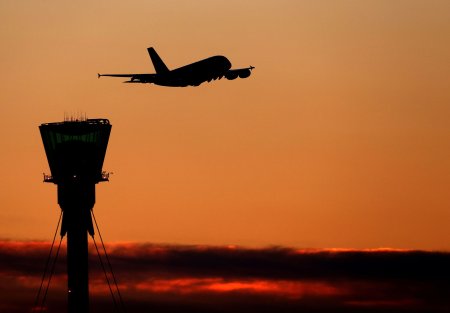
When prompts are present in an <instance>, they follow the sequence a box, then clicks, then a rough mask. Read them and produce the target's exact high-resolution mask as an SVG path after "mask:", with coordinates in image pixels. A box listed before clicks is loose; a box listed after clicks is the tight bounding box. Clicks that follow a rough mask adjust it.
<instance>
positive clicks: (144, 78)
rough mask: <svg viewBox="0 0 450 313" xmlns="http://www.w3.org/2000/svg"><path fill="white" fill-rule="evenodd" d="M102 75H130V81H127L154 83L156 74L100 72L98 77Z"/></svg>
mask: <svg viewBox="0 0 450 313" xmlns="http://www.w3.org/2000/svg"><path fill="white" fill-rule="evenodd" d="M102 76H108V77H129V78H130V80H129V81H125V83H153V81H154V80H155V76H156V74H100V73H99V74H98V78H100V77H102Z"/></svg>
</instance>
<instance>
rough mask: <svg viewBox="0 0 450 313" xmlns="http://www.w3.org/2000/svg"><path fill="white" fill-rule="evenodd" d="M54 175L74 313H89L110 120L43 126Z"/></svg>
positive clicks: (49, 177)
mask: <svg viewBox="0 0 450 313" xmlns="http://www.w3.org/2000/svg"><path fill="white" fill-rule="evenodd" d="M39 130H40V132H41V137H42V141H43V143H44V148H45V153H46V155H47V160H48V163H49V166H50V171H51V175H44V182H48V183H54V184H56V185H57V186H58V204H59V206H60V207H61V210H62V211H63V219H62V225H61V236H64V235H66V234H67V278H68V308H69V310H68V311H69V313H87V312H89V286H88V238H87V237H88V233H89V234H90V235H94V228H93V225H92V218H91V210H92V209H93V207H94V204H95V185H96V184H97V183H99V182H103V181H108V178H109V177H108V176H109V175H108V173H106V172H104V171H103V170H102V167H103V162H104V159H105V154H106V148H107V146H108V140H109V135H110V132H111V124H110V123H109V120H107V119H86V120H81V121H78V120H75V121H64V122H56V123H45V124H42V125H40V126H39Z"/></svg>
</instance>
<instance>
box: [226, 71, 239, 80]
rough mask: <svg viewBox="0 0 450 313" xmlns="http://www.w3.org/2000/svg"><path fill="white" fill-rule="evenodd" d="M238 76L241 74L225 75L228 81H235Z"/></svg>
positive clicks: (230, 73)
mask: <svg viewBox="0 0 450 313" xmlns="http://www.w3.org/2000/svg"><path fill="white" fill-rule="evenodd" d="M238 75H239V74H238V73H236V72H229V73H226V74H225V78H226V79H228V80H233V79H236V78H237V77H238Z"/></svg>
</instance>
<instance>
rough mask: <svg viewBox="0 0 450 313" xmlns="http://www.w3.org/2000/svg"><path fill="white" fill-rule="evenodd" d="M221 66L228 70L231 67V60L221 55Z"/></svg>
mask: <svg viewBox="0 0 450 313" xmlns="http://www.w3.org/2000/svg"><path fill="white" fill-rule="evenodd" d="M223 66H224V67H225V68H226V69H227V70H229V69H230V68H231V62H230V61H229V60H228V59H227V58H226V57H223Z"/></svg>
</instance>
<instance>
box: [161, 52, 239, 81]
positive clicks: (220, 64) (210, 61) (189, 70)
mask: <svg viewBox="0 0 450 313" xmlns="http://www.w3.org/2000/svg"><path fill="white" fill-rule="evenodd" d="M230 68H231V62H230V61H228V59H227V58H226V57H224V56H220V55H218V56H213V57H210V58H207V59H204V60H201V61H198V62H195V63H191V64H189V65H185V66H182V67H179V68H177V69H174V70H171V71H169V72H167V73H158V75H156V76H155V80H154V81H153V83H154V84H156V85H160V86H169V87H186V86H198V85H200V84H201V83H203V82H205V81H211V80H213V79H217V78H222V77H223V76H224V75H225V73H226V72H227V71H228V70H229V69H230Z"/></svg>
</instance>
